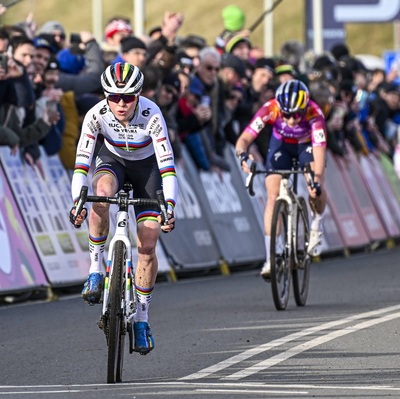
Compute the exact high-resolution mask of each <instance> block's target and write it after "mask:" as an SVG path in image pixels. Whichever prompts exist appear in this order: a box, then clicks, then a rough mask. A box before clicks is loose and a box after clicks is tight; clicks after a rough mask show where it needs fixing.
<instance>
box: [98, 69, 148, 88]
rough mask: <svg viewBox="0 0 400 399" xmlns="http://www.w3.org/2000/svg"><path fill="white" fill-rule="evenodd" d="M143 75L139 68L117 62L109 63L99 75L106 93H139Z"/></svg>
mask: <svg viewBox="0 0 400 399" xmlns="http://www.w3.org/2000/svg"><path fill="white" fill-rule="evenodd" d="M143 80H144V76H143V74H142V72H140V70H139V68H138V67H136V66H134V65H131V64H128V63H125V64H124V63H122V62H117V63H116V64H114V65H109V66H108V67H107V68H106V70H105V71H104V72H103V73H102V75H101V85H102V86H103V90H104V92H105V93H106V95H107V94H110V93H112V94H135V95H137V94H140V92H141V91H142V86H143Z"/></svg>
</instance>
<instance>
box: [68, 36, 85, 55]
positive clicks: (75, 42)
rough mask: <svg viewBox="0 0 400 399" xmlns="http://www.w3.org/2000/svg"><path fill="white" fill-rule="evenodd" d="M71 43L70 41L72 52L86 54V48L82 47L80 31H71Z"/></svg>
mask: <svg viewBox="0 0 400 399" xmlns="http://www.w3.org/2000/svg"><path fill="white" fill-rule="evenodd" d="M69 43H70V46H69V48H70V51H71V54H84V53H85V50H83V49H82V48H81V46H80V45H81V43H82V40H81V35H80V34H79V33H71V35H70V37H69Z"/></svg>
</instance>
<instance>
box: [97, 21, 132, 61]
mask: <svg viewBox="0 0 400 399" xmlns="http://www.w3.org/2000/svg"><path fill="white" fill-rule="evenodd" d="M132 34H133V29H132V26H131V23H130V20H129V19H128V18H125V17H120V16H115V17H113V18H111V19H110V20H109V21H108V23H107V25H106V27H105V30H104V36H105V45H104V46H103V50H104V53H103V60H104V63H105V64H106V65H110V64H112V63H116V62H122V56H121V55H120V53H119V52H120V46H121V40H122V39H123V38H124V37H128V36H131V35H132Z"/></svg>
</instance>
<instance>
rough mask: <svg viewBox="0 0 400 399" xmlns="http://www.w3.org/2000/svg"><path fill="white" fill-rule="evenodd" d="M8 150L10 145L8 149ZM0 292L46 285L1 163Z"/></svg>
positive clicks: (43, 274)
mask: <svg viewBox="0 0 400 399" xmlns="http://www.w3.org/2000/svg"><path fill="white" fill-rule="evenodd" d="M7 150H8V151H10V149H9V148H7ZM0 253H1V257H0V292H1V293H6V292H15V291H25V290H27V289H31V288H37V287H44V286H48V282H47V280H46V276H45V273H44V271H43V269H42V265H41V264H40V260H39V258H38V256H37V254H36V251H35V248H34V246H33V243H32V241H31V239H30V237H29V233H28V231H27V230H26V226H25V223H24V221H23V219H22V216H21V213H20V211H19V209H18V206H17V203H16V202H15V199H14V196H13V194H12V192H11V189H10V187H9V185H8V182H7V179H6V176H5V174H4V171H3V168H2V167H1V166H0Z"/></svg>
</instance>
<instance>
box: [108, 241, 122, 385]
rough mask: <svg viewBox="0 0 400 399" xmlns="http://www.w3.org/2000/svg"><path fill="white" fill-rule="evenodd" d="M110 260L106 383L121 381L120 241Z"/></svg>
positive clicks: (116, 244)
mask: <svg viewBox="0 0 400 399" xmlns="http://www.w3.org/2000/svg"><path fill="white" fill-rule="evenodd" d="M112 262H113V264H112V276H110V294H109V322H108V327H109V337H108V358H107V383H115V382H121V381H122V369H123V361H124V346H125V345H124V344H125V332H124V331H123V330H124V325H123V324H124V315H123V311H122V304H121V298H122V295H123V293H124V287H123V282H124V279H123V274H124V270H125V268H124V263H125V244H124V243H123V242H122V241H117V242H116V243H115V246H114V250H113V254H112Z"/></svg>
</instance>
